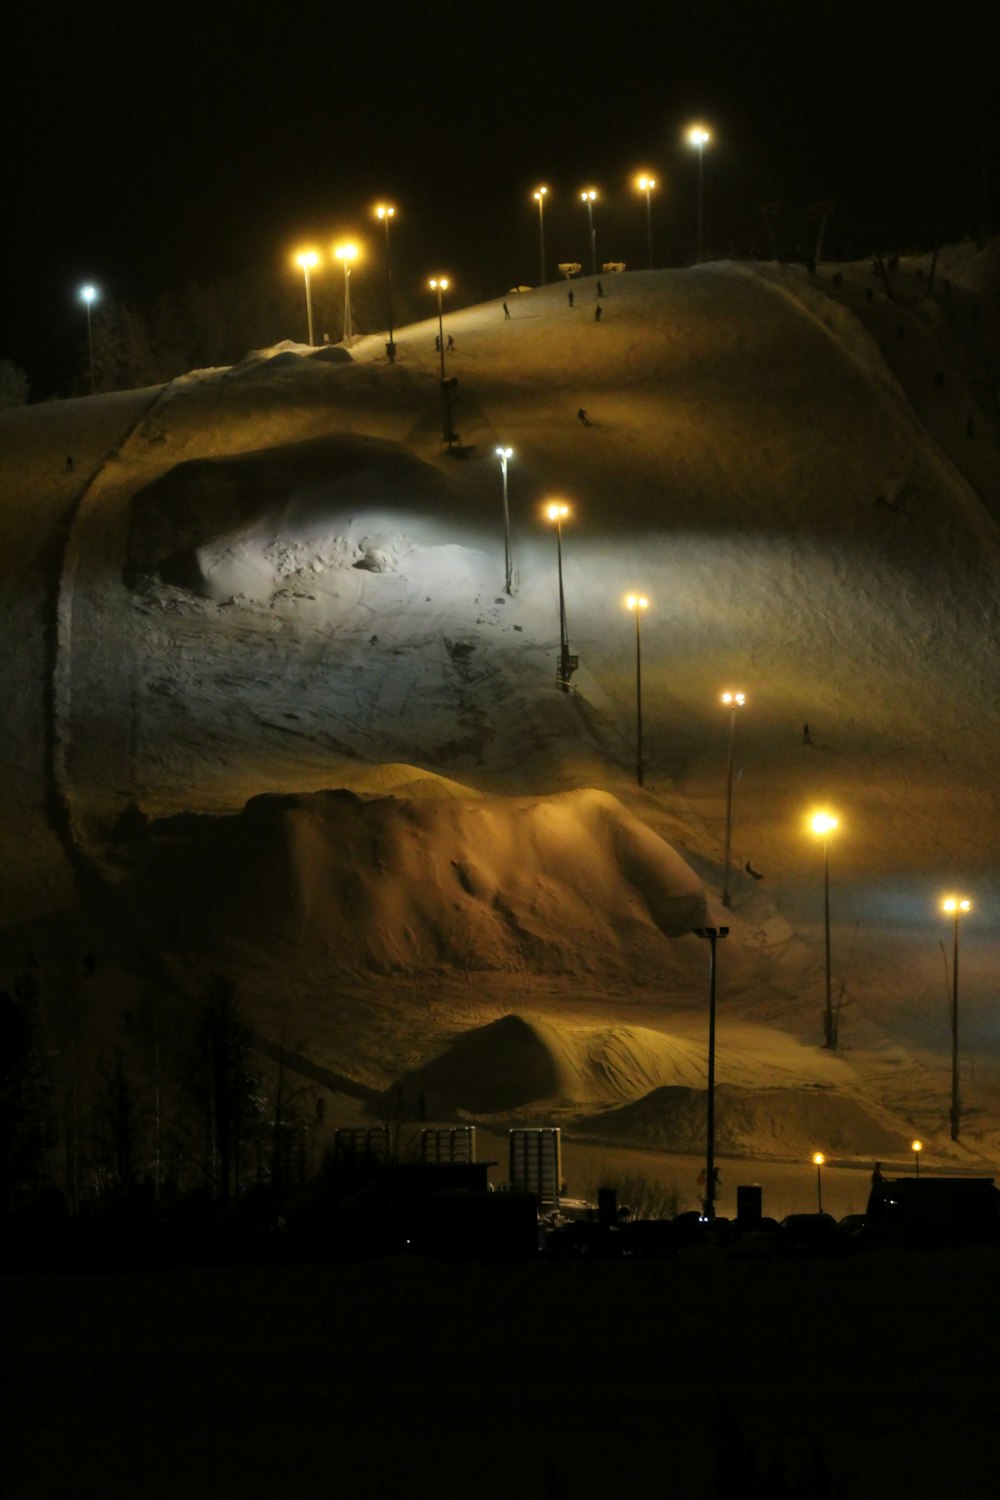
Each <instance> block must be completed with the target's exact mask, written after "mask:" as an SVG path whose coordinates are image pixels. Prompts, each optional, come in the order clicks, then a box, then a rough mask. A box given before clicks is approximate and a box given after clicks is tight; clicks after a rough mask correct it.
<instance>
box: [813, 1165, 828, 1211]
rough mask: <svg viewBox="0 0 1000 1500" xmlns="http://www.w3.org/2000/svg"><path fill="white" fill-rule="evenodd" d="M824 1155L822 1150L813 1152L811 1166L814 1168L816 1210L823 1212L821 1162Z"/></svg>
mask: <svg viewBox="0 0 1000 1500" xmlns="http://www.w3.org/2000/svg"><path fill="white" fill-rule="evenodd" d="M825 1161H826V1157H825V1156H824V1155H823V1153H822V1151H814V1152H813V1166H814V1167H815V1168H816V1212H817V1213H820V1214H821V1213H822V1212H823V1163H824V1162H825Z"/></svg>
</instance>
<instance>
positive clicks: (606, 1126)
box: [577, 1083, 912, 1161]
mask: <svg viewBox="0 0 1000 1500" xmlns="http://www.w3.org/2000/svg"><path fill="white" fill-rule="evenodd" d="M577 1128H578V1129H579V1130H580V1131H581V1132H583V1133H584V1134H588V1135H592V1136H598V1137H601V1138H604V1139H610V1140H614V1139H622V1138H626V1139H629V1140H634V1141H636V1142H641V1143H642V1144H644V1145H647V1146H656V1147H659V1148H660V1149H661V1150H667V1151H677V1152H691V1153H698V1152H701V1151H704V1149H705V1128H706V1114H705V1091H704V1089H691V1088H678V1087H665V1088H657V1089H654V1090H653V1091H652V1092H651V1093H649V1094H648V1095H647V1096H646V1097H645V1098H644V1099H640V1100H638V1101H636V1102H635V1103H634V1104H626V1105H623V1106H622V1107H621V1108H620V1109H616V1110H607V1111H605V1112H604V1113H603V1114H599V1115H594V1116H591V1117H590V1118H589V1119H584V1120H581V1121H579V1122H578V1125H577ZM911 1138H912V1130H908V1129H907V1127H906V1125H905V1124H904V1123H903V1122H902V1121H900V1120H896V1119H894V1118H893V1116H892V1115H891V1114H889V1113H888V1111H886V1110H882V1109H879V1108H878V1107H877V1106H873V1105H871V1104H867V1103H863V1102H861V1101H859V1100H858V1099H855V1098H853V1097H851V1096H850V1095H847V1094H838V1093H834V1092H832V1091H830V1090H827V1089H819V1088H797V1089H796V1088H756V1089H750V1088H736V1087H734V1086H733V1085H732V1084H724V1083H723V1084H719V1085H718V1086H717V1088H716V1091H715V1145H716V1150H718V1151H721V1152H727V1153H732V1154H733V1155H740V1156H741V1155H744V1154H747V1153H749V1154H754V1155H757V1156H778V1157H781V1156H792V1157H797V1158H798V1159H800V1160H803V1161H804V1160H808V1157H809V1154H810V1153H811V1152H813V1151H815V1150H816V1145H817V1142H819V1143H821V1144H822V1146H823V1150H824V1153H825V1154H827V1155H828V1156H858V1155H860V1156H864V1155H866V1154H867V1155H871V1156H875V1157H892V1156H902V1157H903V1158H904V1159H905V1157H906V1154H907V1152H908V1151H909V1143H910V1139H911Z"/></svg>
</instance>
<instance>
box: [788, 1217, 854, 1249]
mask: <svg viewBox="0 0 1000 1500" xmlns="http://www.w3.org/2000/svg"><path fill="white" fill-rule="evenodd" d="M778 1248H779V1250H780V1251H781V1253H782V1254H783V1255H839V1254H841V1253H842V1251H843V1248H844V1239H843V1236H842V1235H841V1233H840V1228H839V1226H838V1224H837V1221H836V1219H835V1218H834V1217H833V1215H832V1214H789V1215H788V1216H787V1218H784V1219H782V1221H781V1223H780V1224H779V1225H778Z"/></svg>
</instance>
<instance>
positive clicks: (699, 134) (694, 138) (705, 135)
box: [685, 125, 712, 151]
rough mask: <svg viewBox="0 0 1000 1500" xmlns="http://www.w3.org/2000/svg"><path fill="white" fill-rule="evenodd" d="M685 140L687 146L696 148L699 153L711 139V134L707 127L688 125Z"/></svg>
mask: <svg viewBox="0 0 1000 1500" xmlns="http://www.w3.org/2000/svg"><path fill="white" fill-rule="evenodd" d="M685 139H686V140H687V143H688V145H689V146H697V148H698V150H699V151H700V150H701V149H702V147H703V146H707V145H708V143H709V141H710V140H711V139H712V132H711V131H710V130H709V129H708V126H707V125H689V126H688V129H687V132H686V135H685Z"/></svg>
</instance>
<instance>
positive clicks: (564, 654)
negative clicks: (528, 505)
mask: <svg viewBox="0 0 1000 1500" xmlns="http://www.w3.org/2000/svg"><path fill="white" fill-rule="evenodd" d="M569 513H570V510H569V506H568V505H567V504H566V502H565V500H550V501H549V502H548V504H547V505H546V507H545V519H546V520H547V521H549V522H551V524H552V525H554V526H555V528H556V556H557V558H558V561H559V670H558V674H557V676H556V685H557V686H558V687H559V689H560V690H561V691H562V692H564V693H567V692H569V679H570V677H571V676H572V674H573V673H574V672H575V671H576V669H577V666H578V665H579V663H578V660H577V658H576V657H575V656H570V654H569V632H568V630H567V627H566V595H565V593H564V592H563V567H562V523H563V522H564V521H565V520H566V518H567V516H568V515H569Z"/></svg>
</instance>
